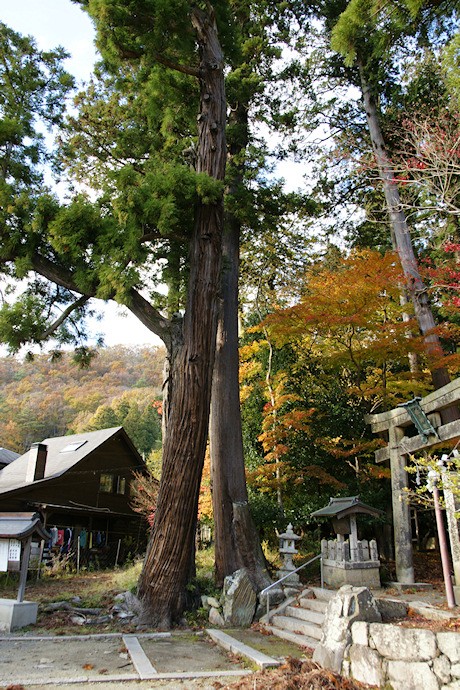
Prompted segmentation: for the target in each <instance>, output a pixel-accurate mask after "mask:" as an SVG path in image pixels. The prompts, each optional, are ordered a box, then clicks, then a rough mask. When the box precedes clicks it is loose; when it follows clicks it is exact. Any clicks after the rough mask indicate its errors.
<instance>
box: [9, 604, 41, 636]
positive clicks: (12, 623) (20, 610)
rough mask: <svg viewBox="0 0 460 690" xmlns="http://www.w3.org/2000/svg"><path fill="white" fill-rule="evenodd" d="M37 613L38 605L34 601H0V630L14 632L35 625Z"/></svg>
mask: <svg viewBox="0 0 460 690" xmlns="http://www.w3.org/2000/svg"><path fill="white" fill-rule="evenodd" d="M37 612H38V604H37V602H35V601H16V600H15V599H0V630H2V631H4V632H14V631H15V630H20V629H21V628H25V627H26V626H27V625H35V623H36V622H37Z"/></svg>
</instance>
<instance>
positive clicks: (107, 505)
mask: <svg viewBox="0 0 460 690" xmlns="http://www.w3.org/2000/svg"><path fill="white" fill-rule="evenodd" d="M135 471H141V472H144V471H145V463H144V461H143V459H142V457H141V456H140V455H139V453H138V452H137V450H136V448H135V447H134V445H133V444H132V442H131V440H130V439H129V437H128V435H127V434H126V432H125V431H124V429H123V427H115V428H112V429H102V430H100V431H91V432H88V433H83V434H76V435H74V436H60V437H57V438H47V439H45V440H44V441H42V442H41V443H34V444H33V445H32V447H31V448H30V450H29V451H28V452H27V453H25V454H24V455H21V456H19V457H18V458H16V459H15V460H13V462H10V463H9V465H7V466H6V467H5V468H4V469H3V470H2V471H1V472H0V510H1V511H10V512H13V511H17V512H26V511H37V512H39V513H40V515H41V517H42V521H43V524H44V526H45V528H46V529H47V530H48V531H49V532H51V534H52V539H51V543H50V544H49V545H48V546H49V547H50V549H51V551H50V553H53V552H54V553H68V552H73V553H74V554H75V553H76V548H77V545H78V552H79V555H81V558H82V563H85V561H86V562H91V561H94V562H97V563H99V564H101V565H105V564H109V563H110V562H111V561H112V562H113V561H115V560H117V561H118V562H120V560H121V559H122V557H123V553H124V554H126V552H128V551H129V552H130V553H135V552H138V551H139V550H141V549H142V548H143V547H144V545H145V541H146V526H147V523H146V521H145V519H144V518H143V517H142V516H140V515H139V514H138V513H136V512H135V511H134V510H133V509H132V508H131V505H130V500H131V496H130V488H131V482H132V481H133V472H135Z"/></svg>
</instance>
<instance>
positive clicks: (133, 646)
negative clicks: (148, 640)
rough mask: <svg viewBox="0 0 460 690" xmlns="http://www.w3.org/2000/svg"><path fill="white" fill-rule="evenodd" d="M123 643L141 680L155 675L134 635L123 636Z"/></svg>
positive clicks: (154, 670)
mask: <svg viewBox="0 0 460 690" xmlns="http://www.w3.org/2000/svg"><path fill="white" fill-rule="evenodd" d="M123 643H124V645H125V647H126V649H127V651H128V654H129V656H130V657H131V661H132V662H133V665H134V668H135V669H136V671H137V672H138V674H139V677H140V678H141V680H144V679H146V678H150V677H151V676H152V675H156V673H157V671H156V669H155V668H154V667H153V666H152V664H151V663H150V661H149V659H148V657H147V655H146V653H145V652H144V650H143V649H142V647H141V644H140V642H139V640H138V639H137V637H136V635H123Z"/></svg>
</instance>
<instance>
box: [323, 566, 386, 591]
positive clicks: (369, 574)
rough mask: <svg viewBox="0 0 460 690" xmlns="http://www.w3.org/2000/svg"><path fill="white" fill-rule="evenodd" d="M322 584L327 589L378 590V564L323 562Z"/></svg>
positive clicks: (379, 585)
mask: <svg viewBox="0 0 460 690" xmlns="http://www.w3.org/2000/svg"><path fill="white" fill-rule="evenodd" d="M323 577H324V583H325V584H326V585H329V587H334V588H336V587H341V586H342V585H352V586H353V587H368V588H371V589H375V588H380V587H381V584H380V563H373V562H371V561H367V562H363V563H352V562H346V561H345V562H344V561H342V562H338V561H328V560H323Z"/></svg>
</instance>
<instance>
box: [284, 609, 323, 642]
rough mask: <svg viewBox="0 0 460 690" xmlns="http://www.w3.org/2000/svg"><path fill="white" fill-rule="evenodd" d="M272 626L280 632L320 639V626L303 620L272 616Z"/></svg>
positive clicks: (288, 616)
mask: <svg viewBox="0 0 460 690" xmlns="http://www.w3.org/2000/svg"><path fill="white" fill-rule="evenodd" d="M272 625H273V626H274V627H275V628H281V629H282V630H289V631H290V632H295V633H298V634H299V635H306V636H307V637H313V638H314V639H316V640H320V639H321V626H319V625H317V624H316V623H312V622H309V621H307V620H305V619H303V620H302V619H301V618H297V617H296V618H293V617H292V616H290V615H287V616H273V619H272Z"/></svg>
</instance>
